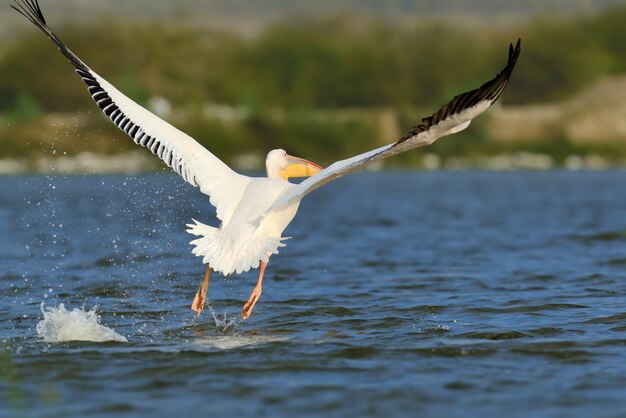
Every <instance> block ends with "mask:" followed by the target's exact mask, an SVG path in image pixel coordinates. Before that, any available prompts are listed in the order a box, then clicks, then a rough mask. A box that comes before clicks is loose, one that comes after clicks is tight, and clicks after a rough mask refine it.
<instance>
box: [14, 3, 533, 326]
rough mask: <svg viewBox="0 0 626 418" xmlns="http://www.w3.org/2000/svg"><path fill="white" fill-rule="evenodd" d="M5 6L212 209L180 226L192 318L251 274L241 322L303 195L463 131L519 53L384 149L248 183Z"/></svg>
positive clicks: (274, 158) (291, 164)
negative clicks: (255, 272) (228, 278)
mask: <svg viewBox="0 0 626 418" xmlns="http://www.w3.org/2000/svg"><path fill="white" fill-rule="evenodd" d="M13 2H14V4H13V5H11V7H12V8H14V9H15V10H17V11H18V12H19V13H21V14H22V15H23V16H24V17H26V18H27V19H28V20H29V21H30V22H31V23H33V24H34V25H36V26H37V27H38V28H39V29H40V30H41V31H42V32H43V33H44V34H45V35H46V36H47V37H48V38H50V39H51V40H52V41H53V42H54V43H55V44H56V46H57V47H58V49H59V50H60V52H61V53H62V54H63V55H65V57H66V58H67V59H68V60H69V61H70V63H71V64H72V65H73V66H74V69H75V71H76V73H77V74H78V75H79V76H80V77H81V79H82V80H83V82H84V83H85V84H86V85H87V88H88V90H89V93H90V94H91V97H92V98H93V100H94V101H95V102H96V104H97V105H98V107H99V108H100V109H101V110H102V111H103V112H104V114H105V115H106V116H107V117H108V118H109V119H111V121H112V122H113V123H114V124H115V125H117V127H118V128H119V129H121V130H122V131H124V132H125V133H126V134H127V135H129V136H130V137H131V138H132V139H133V141H134V142H135V143H136V144H138V145H141V146H143V147H146V148H148V149H149V150H150V151H151V152H152V153H153V154H155V155H157V156H158V157H159V158H160V159H161V160H163V162H164V163H165V164H166V165H167V166H169V167H171V168H172V169H173V170H174V171H175V172H176V173H178V174H179V175H180V176H181V177H182V178H183V179H184V180H185V181H187V182H188V183H190V184H192V185H193V186H195V187H198V188H199V189H200V191H201V192H202V193H204V194H206V195H207V196H208V197H209V202H210V203H211V205H213V206H214V207H215V209H216V211H217V218H218V219H219V220H220V221H221V225H220V226H219V227H218V228H216V227H213V226H209V225H205V224H202V223H200V222H198V221H196V220H193V222H192V223H190V224H188V225H187V227H188V228H189V229H187V232H188V233H190V234H192V235H194V236H195V237H196V238H195V239H194V240H193V241H191V245H192V246H193V250H192V252H193V254H194V255H196V256H198V257H202V262H203V264H206V269H205V272H204V276H203V278H202V281H201V283H200V286H199V288H198V291H197V292H196V295H195V297H194V300H193V303H192V305H191V309H192V310H194V311H195V312H196V314H197V315H200V313H201V312H202V310H203V308H204V305H205V301H206V294H207V290H208V288H209V277H210V275H211V272H212V271H216V272H219V273H222V274H223V275H229V274H232V273H237V274H240V273H243V272H246V271H249V270H250V269H256V268H258V269H259V276H258V279H257V282H256V285H255V287H254V289H253V290H252V293H251V295H250V297H249V298H248V300H247V302H246V303H245V305H244V306H243V309H242V310H241V317H242V318H243V319H247V318H248V317H249V316H250V314H251V313H252V310H253V309H254V307H255V305H256V303H257V301H258V300H259V297H260V296H261V292H262V284H263V275H264V273H265V269H266V267H267V263H268V262H269V259H270V257H271V256H272V255H274V254H278V250H279V248H281V247H284V246H285V244H284V242H283V241H284V240H285V239H287V238H286V237H283V236H282V234H283V231H284V230H285V228H287V226H288V225H289V223H290V222H291V221H292V219H293V218H294V216H295V215H296V212H297V211H298V207H299V205H300V202H301V201H302V199H303V198H304V197H305V196H306V195H308V194H309V193H311V192H312V191H314V190H316V189H317V188H319V187H321V186H323V185H325V184H327V183H328V182H330V181H333V180H335V179H338V178H340V177H342V176H345V175H346V174H348V173H350V172H352V171H355V170H358V169H361V168H363V167H364V166H365V165H367V164H371V163H373V162H375V161H379V160H382V159H383V158H387V157H391V156H392V155H395V154H399V153H401V152H405V151H408V150H410V149H413V148H417V147H421V146H425V145H430V144H432V143H433V142H435V141H436V140H437V139H439V138H441V137H443V136H446V135H450V134H454V133H457V132H460V131H462V130H464V129H465V128H467V127H468V126H469V124H470V122H471V121H472V119H474V118H475V117H476V116H478V115H479V114H481V113H482V112H484V111H485V110H487V109H488V108H489V107H490V106H491V105H492V104H493V103H494V102H495V101H496V100H497V99H498V98H499V97H500V95H501V93H502V92H503V90H504V88H505V87H506V85H507V83H508V81H509V78H510V76H511V73H512V72H513V68H514V67H515V63H516V61H517V58H518V57H519V54H520V49H521V48H520V40H518V41H517V44H516V46H515V47H513V44H511V45H510V46H509V53H508V61H507V63H506V66H505V67H504V68H503V69H502V70H501V71H500V73H498V75H497V76H496V77H494V78H493V79H491V80H489V81H487V82H486V83H484V84H483V85H482V86H480V87H478V88H476V89H474V90H471V91H468V92H465V93H462V94H460V95H458V96H455V97H454V98H453V99H452V100H450V101H449V102H448V103H446V104H445V105H444V106H443V107H441V108H440V109H439V110H438V111H436V112H435V113H433V114H432V115H430V116H428V117H425V118H423V119H422V121H421V123H419V124H418V125H416V126H414V127H413V128H412V129H410V130H409V131H408V132H407V133H406V134H405V135H404V136H402V137H401V138H399V139H398V140H397V141H395V142H393V143H391V144H388V145H385V146H382V147H380V148H376V149H374V150H372V151H369V152H365V153H363V154H360V155H357V156H354V157H351V158H348V159H345V160H342V161H337V162H335V163H334V164H332V165H330V166H329V167H327V168H326V169H322V167H320V166H319V165H317V164H315V163H313V162H310V161H307V160H305V159H302V158H297V157H293V156H290V155H289V154H287V152H285V151H284V150H282V149H275V150H272V151H270V152H269V153H268V154H267V158H266V160H265V167H266V170H267V176H266V177H254V178H253V177H248V176H244V175H241V174H238V173H236V172H235V171H233V170H232V169H230V168H229V167H228V166H227V165H226V164H225V163H223V162H222V161H221V160H219V159H218V158H217V157H216V156H215V155H213V154H212V153H211V152H209V151H208V150H207V149H206V148H204V147H203V146H202V145H200V144H199V143H198V142H196V141H195V140H194V139H193V138H191V137H190V136H188V135H187V134H185V133H183V132H181V131H179V130H178V129H176V128H175V127H173V126H172V125H170V124H169V123H167V122H166V121H164V120H162V119H160V118H158V117H157V116H156V115H154V114H152V113H150V112H149V111H148V110H146V109H144V108H143V107H141V106H140V105H138V104H137V103H135V102H133V101H132V100H131V99H129V98H128V97H126V96H125V95H124V94H123V93H121V92H120V91H119V90H117V89H116V88H115V87H113V86H112V85H111V84H109V83H108V82H107V81H106V80H105V79H104V78H102V77H101V76H100V75H98V74H97V73H96V72H95V71H93V70H92V69H91V68H89V67H88V66H87V65H86V64H85V63H84V62H83V61H81V60H80V58H78V57H77V56H76V55H75V54H74V53H73V52H72V51H70V50H69V49H68V48H67V47H66V46H65V44H63V42H61V40H60V39H59V38H58V37H57V36H56V35H55V34H54V33H53V32H52V30H51V29H50V28H49V27H48V25H47V23H46V20H45V18H44V16H43V13H42V11H41V8H40V6H39V3H38V0H13ZM298 177H300V178H306V179H305V180H303V181H302V182H300V183H299V184H295V183H291V182H289V179H291V178H298Z"/></svg>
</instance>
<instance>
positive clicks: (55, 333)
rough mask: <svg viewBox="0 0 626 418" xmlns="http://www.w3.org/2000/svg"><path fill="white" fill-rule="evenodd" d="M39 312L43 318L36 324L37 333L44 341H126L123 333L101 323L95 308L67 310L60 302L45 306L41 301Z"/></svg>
mask: <svg viewBox="0 0 626 418" xmlns="http://www.w3.org/2000/svg"><path fill="white" fill-rule="evenodd" d="M41 313H42V314H43V319H42V320H41V321H39V323H38V324H37V334H38V335H39V336H40V337H41V338H42V339H43V340H44V341H45V342H64V341H93V342H105V341H118V342H127V341H128V340H127V339H126V337H124V336H123V335H120V334H118V333H117V332H115V331H114V330H112V329H111V328H108V327H105V326H104V325H101V324H100V316H99V315H98V314H97V312H96V310H95V308H94V309H91V310H88V311H85V310H84V309H73V310H71V311H68V310H67V309H65V305H63V304H62V303H61V304H60V305H59V306H58V307H46V306H44V303H43V302H42V303H41Z"/></svg>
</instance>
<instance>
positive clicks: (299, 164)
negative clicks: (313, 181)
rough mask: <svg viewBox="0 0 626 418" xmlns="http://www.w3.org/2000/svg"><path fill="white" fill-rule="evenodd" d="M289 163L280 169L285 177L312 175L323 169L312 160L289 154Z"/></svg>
mask: <svg viewBox="0 0 626 418" xmlns="http://www.w3.org/2000/svg"><path fill="white" fill-rule="evenodd" d="M287 161H288V162H289V165H288V166H287V168H285V169H283V170H281V171H280V175H281V177H282V178H283V179H285V180H287V179H289V178H296V177H311V176H312V175H315V174H317V173H319V172H320V171H322V170H323V168H322V167H321V166H319V165H317V164H315V163H313V162H311V161H307V160H305V159H303V158H298V157H292V156H291V155H288V156H287Z"/></svg>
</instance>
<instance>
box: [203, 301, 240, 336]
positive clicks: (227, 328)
mask: <svg viewBox="0 0 626 418" xmlns="http://www.w3.org/2000/svg"><path fill="white" fill-rule="evenodd" d="M207 308H208V309H209V312H211V316H213V320H214V321H215V328H217V332H218V334H220V335H225V334H234V333H235V331H236V330H237V328H238V327H239V324H241V317H240V316H239V315H236V316H234V317H232V318H229V317H228V314H227V313H223V314H218V313H217V312H215V310H214V309H213V307H212V306H211V305H207Z"/></svg>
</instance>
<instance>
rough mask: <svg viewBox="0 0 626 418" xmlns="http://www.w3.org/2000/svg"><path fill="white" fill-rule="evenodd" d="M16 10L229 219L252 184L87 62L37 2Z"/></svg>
mask: <svg viewBox="0 0 626 418" xmlns="http://www.w3.org/2000/svg"><path fill="white" fill-rule="evenodd" d="M14 2H15V5H11V7H13V8H14V9H15V10H17V11H18V12H19V13H21V14H22V15H23V16H25V17H26V18H27V19H28V20H30V21H31V22H32V23H33V24H34V25H36V26H37V27H38V28H39V29H40V30H41V31H42V32H43V33H44V34H45V35H46V36H48V38H50V39H51V40H52V41H53V42H54V43H55V44H56V45H57V47H58V48H59V50H60V51H61V52H62V53H63V55H65V56H66V57H67V58H68V59H69V60H70V62H71V63H72V65H74V67H75V68H76V73H78V75H79V76H80V77H81V78H82V80H83V81H84V82H85V84H87V86H88V89H89V93H90V94H91V97H92V98H93V99H94V100H95V102H96V104H97V105H98V107H99V108H100V109H102V111H103V112H104V114H105V115H106V116H107V117H109V118H110V119H111V121H112V122H113V123H114V124H115V125H116V126H117V127H118V128H120V129H121V130H122V131H124V132H125V133H126V134H127V135H129V136H130V137H131V138H132V139H133V141H134V142H135V143H136V144H138V145H141V146H143V147H146V148H148V149H149V150H150V151H152V153H153V154H155V155H157V156H158V157H159V158H160V159H161V160H163V162H165V164H167V165H168V166H169V167H171V168H172V169H173V170H174V171H175V172H177V173H178V174H180V175H181V176H182V178H183V179H185V181H187V182H188V183H190V184H192V185H193V186H198V187H200V190H201V191H202V193H204V194H207V195H208V196H209V197H210V201H211V204H212V205H213V206H215V208H216V209H217V216H218V218H219V219H221V220H222V221H224V222H226V221H227V218H229V217H230V215H231V214H232V212H233V211H234V210H235V207H236V205H237V204H238V203H239V200H240V199H241V196H240V195H239V194H241V195H243V192H244V190H245V187H246V185H247V183H248V178H247V177H245V176H242V175H239V174H237V173H235V172H234V171H233V170H231V169H230V167H228V166H227V165H226V164H224V163H223V162H222V161H221V160H220V159H219V158H217V157H216V156H215V155H213V154H212V153H211V152H209V151H208V150H207V149H206V148H204V147H203V146H202V145H200V144H199V143H198V142H196V141H195V140H194V139H193V138H191V137H190V136H189V135H187V134H185V133H184V132H182V131H180V130H178V129H176V128H175V127H173V126H172V125H170V124H169V123H167V122H166V121H164V120H162V119H161V118H159V117H157V116H156V115H154V114H152V113H151V112H149V111H148V110H146V109H145V108H143V107H141V106H140V105H138V104H137V103H135V102H134V101H132V100H131V99H129V98H128V97H126V96H125V95H124V94H123V93H121V92H120V91H119V90H117V89H116V88H115V87H113V86H112V85H111V84H110V83H108V82H107V81H106V80H105V79H104V78H102V77H100V76H99V75H98V74H97V73H96V72H95V71H93V70H91V69H90V68H89V67H88V66H87V65H85V63H83V62H82V61H81V60H80V59H79V58H78V57H77V56H76V55H75V54H74V53H73V52H72V51H70V50H69V49H68V48H67V47H66V46H65V44H63V42H61V40H60V39H59V38H58V37H57V36H56V35H55V34H54V33H53V32H52V30H51V29H50V28H49V27H48V25H47V24H46V20H45V18H44V16H43V13H42V12H41V8H40V7H39V3H38V1H37V0H14Z"/></svg>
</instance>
